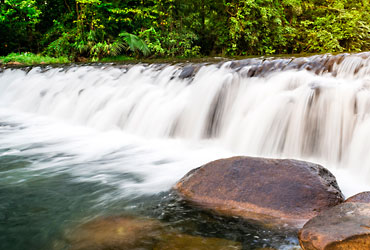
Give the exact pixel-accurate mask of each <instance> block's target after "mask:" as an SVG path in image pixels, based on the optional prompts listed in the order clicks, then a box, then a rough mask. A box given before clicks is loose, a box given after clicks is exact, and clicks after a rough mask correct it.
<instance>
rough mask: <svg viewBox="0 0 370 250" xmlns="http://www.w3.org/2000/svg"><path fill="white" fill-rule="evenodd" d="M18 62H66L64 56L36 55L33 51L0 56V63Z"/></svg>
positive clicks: (26, 63) (66, 59) (30, 63)
mask: <svg viewBox="0 0 370 250" xmlns="http://www.w3.org/2000/svg"><path fill="white" fill-rule="evenodd" d="M10 62H18V63H21V64H25V65H32V64H50V63H68V62H70V61H69V60H68V58H66V57H57V58H55V57H48V56H41V55H36V54H33V53H10V54H9V55H7V56H1V57H0V63H10Z"/></svg>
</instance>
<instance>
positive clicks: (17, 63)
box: [6, 62, 22, 65]
mask: <svg viewBox="0 0 370 250" xmlns="http://www.w3.org/2000/svg"><path fill="white" fill-rule="evenodd" d="M6 65H22V63H20V62H8V63H7V64H6Z"/></svg>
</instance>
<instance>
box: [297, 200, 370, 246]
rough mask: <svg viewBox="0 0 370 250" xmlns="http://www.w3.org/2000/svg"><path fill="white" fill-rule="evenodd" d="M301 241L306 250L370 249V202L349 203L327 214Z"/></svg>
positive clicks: (311, 225) (307, 228) (305, 231)
mask: <svg viewBox="0 0 370 250" xmlns="http://www.w3.org/2000/svg"><path fill="white" fill-rule="evenodd" d="M298 238H299V242H300V245H301V247H302V248H303V249H304V250H365V249H366V250H369V249H370V203H357V202H346V203H342V204H339V205H337V206H335V207H333V208H330V209H328V210H326V211H323V212H322V213H320V214H319V215H318V216H316V217H315V218H313V219H311V220H310V221H308V222H307V223H306V224H305V225H304V227H303V228H302V229H301V230H300V231H299V233H298Z"/></svg>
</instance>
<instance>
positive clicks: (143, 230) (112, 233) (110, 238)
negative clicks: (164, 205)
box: [66, 217, 163, 250]
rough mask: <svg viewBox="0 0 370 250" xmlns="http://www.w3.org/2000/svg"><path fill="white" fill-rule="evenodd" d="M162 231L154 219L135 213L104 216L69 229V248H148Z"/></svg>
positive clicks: (83, 249)
mask: <svg viewBox="0 0 370 250" xmlns="http://www.w3.org/2000/svg"><path fill="white" fill-rule="evenodd" d="M162 232H163V226H162V225H161V223H159V222H158V221H156V220H152V219H146V218H134V217H107V218H99V219H95V220H92V221H90V222H87V223H85V224H83V225H81V226H79V227H78V228H76V229H75V230H73V231H71V232H68V233H67V236H66V238H67V239H66V240H67V241H68V244H69V245H70V249H71V250H104V249H117V250H126V249H127V250H131V249H149V248H150V247H151V246H153V245H154V244H155V243H156V240H157V239H158V238H159V237H160V235H161V234H162Z"/></svg>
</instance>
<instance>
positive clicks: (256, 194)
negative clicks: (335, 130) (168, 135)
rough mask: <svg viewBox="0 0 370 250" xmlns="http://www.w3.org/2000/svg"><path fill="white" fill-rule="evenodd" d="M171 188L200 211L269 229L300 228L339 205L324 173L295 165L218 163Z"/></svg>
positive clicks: (333, 184)
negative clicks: (202, 209) (323, 212)
mask: <svg viewBox="0 0 370 250" xmlns="http://www.w3.org/2000/svg"><path fill="white" fill-rule="evenodd" d="M174 189H175V190H176V191H177V192H178V194H179V195H180V196H181V197H183V198H184V199H185V200H187V201H189V202H190V203H193V204H195V205H197V206H201V207H202V208H205V209H210V210H212V211H215V212H218V213H221V214H223V215H229V216H239V217H242V218H244V219H247V220H250V221H252V222H258V223H262V224H263V225H264V226H273V227H281V226H284V227H288V228H301V227H302V226H303V224H304V223H305V222H306V221H307V220H309V219H310V218H312V217H314V216H316V215H317V214H318V213H319V212H320V211H321V210H324V209H327V208H329V207H332V206H335V205H337V204H339V203H341V202H342V201H343V195H342V193H341V191H340V189H339V188H338V185H337V182H336V180H335V177H334V176H333V175H332V174H331V173H330V172H329V171H328V170H326V169H325V168H323V167H322V166H320V165H317V164H313V163H309V162H303V161H297V160H278V159H265V158H254V157H233V158H229V159H221V160H217V161H213V162H210V163H208V164H206V165H204V166H202V167H200V168H197V169H194V170H192V171H190V172H189V173H188V174H187V175H185V176H184V177H183V178H182V179H181V180H180V181H179V182H178V183H177V184H176V185H175V187H174Z"/></svg>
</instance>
